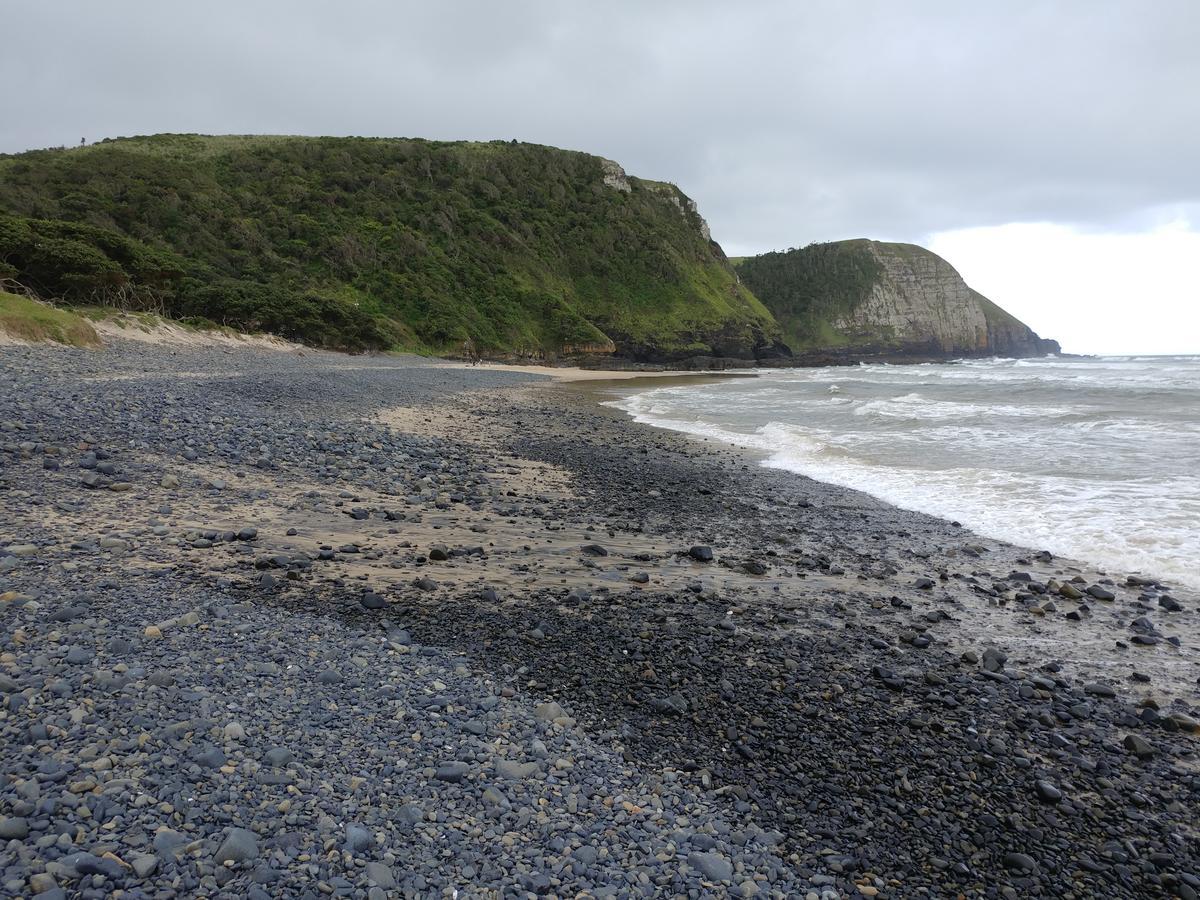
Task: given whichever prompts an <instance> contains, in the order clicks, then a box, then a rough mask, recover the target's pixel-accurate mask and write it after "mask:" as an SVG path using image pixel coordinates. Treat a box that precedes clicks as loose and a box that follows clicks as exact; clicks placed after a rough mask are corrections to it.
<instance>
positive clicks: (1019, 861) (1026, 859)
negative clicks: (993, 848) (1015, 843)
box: [1002, 853, 1037, 872]
mask: <svg viewBox="0 0 1200 900" xmlns="http://www.w3.org/2000/svg"><path fill="white" fill-rule="evenodd" d="M1002 861H1003V863H1004V868H1006V869H1009V870H1010V871H1013V872H1032V871H1034V870H1035V869H1037V862H1036V861H1034V859H1033V857H1032V856H1027V855H1026V854H1024V853H1005V854H1004V859H1003V860H1002Z"/></svg>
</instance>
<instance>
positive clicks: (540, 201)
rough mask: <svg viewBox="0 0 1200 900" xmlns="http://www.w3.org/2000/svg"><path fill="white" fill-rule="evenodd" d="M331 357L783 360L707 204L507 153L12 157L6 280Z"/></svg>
mask: <svg viewBox="0 0 1200 900" xmlns="http://www.w3.org/2000/svg"><path fill="white" fill-rule="evenodd" d="M5 279H8V280H10V281H11V282H13V283H15V284H16V285H19V286H20V287H21V288H22V289H24V290H27V291H29V292H32V293H35V294H37V295H38V296H40V297H42V298H43V299H46V300H53V301H55V302H62V303H67V304H76V305H83V304H99V305H108V306H117V307H120V308H122V309H132V310H150V311H155V312H162V313H166V314H168V315H171V316H174V317H176V318H191V319H196V320H199V321H200V322H201V323H203V322H206V321H207V322H212V323H216V324H219V325H228V326H232V327H234V328H238V329H242V330H251V331H254V330H258V331H269V332H272V333H275V334H279V335H281V336H283V337H287V338H290V339H293V340H297V341H301V342H304V343H308V344H312V345H316V346H324V347H331V348H338V349H350V350H362V349H368V350H373V349H403V350H414V351H418V352H425V353H434V354H442V355H472V356H474V355H480V356H484V357H488V358H493V359H537V360H545V361H553V360H555V359H561V358H564V357H570V358H575V359H581V360H586V361H591V362H593V363H596V362H601V361H606V360H609V359H610V358H614V357H615V358H618V359H620V360H623V361H625V362H627V363H659V364H667V365H681V366H686V365H689V364H693V365H694V364H696V361H697V360H701V361H702V360H707V359H711V358H714V357H716V358H726V359H737V360H740V361H748V362H749V363H750V364H753V363H754V362H756V361H758V360H760V359H766V358H778V357H786V354H787V349H786V347H784V346H783V345H782V344H781V343H780V340H779V337H780V333H779V328H778V326H777V324H776V323H775V320H774V319H773V318H772V316H771V314H770V313H769V312H767V310H766V309H765V308H764V307H763V305H762V304H761V303H760V302H759V301H758V299H757V298H755V296H754V295H753V294H752V293H751V292H750V291H749V290H747V289H746V288H745V287H743V286H742V285H741V284H740V283H739V281H738V279H737V277H736V275H735V274H734V271H733V269H732V267H731V265H730V263H729V261H728V260H727V259H726V257H725V254H724V253H723V252H722V250H721V248H720V246H719V245H718V244H716V243H715V242H714V241H713V240H712V236H711V234H710V233H709V230H708V226H707V224H706V223H705V222H704V219H703V218H701V216H700V214H699V212H698V211H697V209H696V204H695V203H694V202H693V201H692V200H691V198H689V197H687V196H686V195H684V194H683V192H682V191H680V190H679V188H678V187H676V186H675V185H673V184H667V183H663V182H655V181H648V180H645V179H641V178H635V177H633V176H630V175H627V174H626V173H625V171H624V170H623V169H622V168H621V167H620V166H619V165H618V164H617V163H615V162H613V161H611V160H606V159H602V158H601V157H598V156H592V155H589V154H586V153H578V152H574V151H568V150H558V149H555V148H552V147H544V146H540V145H535V144H523V143H517V142H515V141H512V142H509V141H490V142H439V141H425V140H419V139H400V138H397V139H385V138H310V137H272V136H221V137H213V136H204V135H155V136H152V137H139V138H118V139H115V140H107V141H102V142H100V143H98V144H94V145H91V146H88V147H80V148H76V149H71V150H64V149H59V150H43V151H33V152H29V153H22V154H18V155H15V156H0V282H2V281H3V280H5Z"/></svg>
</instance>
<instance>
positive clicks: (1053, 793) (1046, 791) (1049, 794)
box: [1034, 780, 1063, 803]
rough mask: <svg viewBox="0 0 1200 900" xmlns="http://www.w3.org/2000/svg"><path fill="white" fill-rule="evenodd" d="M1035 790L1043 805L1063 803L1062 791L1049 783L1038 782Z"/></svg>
mask: <svg viewBox="0 0 1200 900" xmlns="http://www.w3.org/2000/svg"><path fill="white" fill-rule="evenodd" d="M1034 790H1035V791H1036V792H1037V796H1038V799H1039V800H1041V801H1042V802H1043V803H1060V802H1061V801H1062V798H1063V795H1062V791H1060V790H1059V789H1058V788H1057V787H1055V786H1054V785H1053V784H1051V783H1050V782H1049V781H1045V780H1042V781H1038V782H1037V783H1036V784H1035V785H1034Z"/></svg>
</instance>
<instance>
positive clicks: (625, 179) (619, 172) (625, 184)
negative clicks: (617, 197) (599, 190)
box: [600, 159, 633, 194]
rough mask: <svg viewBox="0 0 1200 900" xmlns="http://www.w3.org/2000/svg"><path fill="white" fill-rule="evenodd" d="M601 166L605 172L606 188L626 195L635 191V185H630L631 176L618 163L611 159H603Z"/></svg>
mask: <svg viewBox="0 0 1200 900" xmlns="http://www.w3.org/2000/svg"><path fill="white" fill-rule="evenodd" d="M600 165H601V167H602V168H603V170H604V184H605V186H607V187H610V188H612V189H613V190H617V191H622V192H623V193H626V194H628V193H629V192H630V191H632V190H633V185H631V184H630V183H629V176H628V175H626V174H625V170H624V169H622V168H621V167H620V166H619V165H617V163H615V162H613V161H612V160H611V159H602V160H600Z"/></svg>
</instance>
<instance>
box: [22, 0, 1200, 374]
mask: <svg viewBox="0 0 1200 900" xmlns="http://www.w3.org/2000/svg"><path fill="white" fill-rule="evenodd" d="M0 13H2V16H0V21H2V23H3V31H4V51H3V53H0V84H3V85H5V90H4V96H3V100H2V101H0V152H17V151H20V150H25V149H29V148H34V147H45V146H57V145H60V144H77V143H78V142H79V139H80V138H81V137H86V138H87V139H88V140H89V141H92V140H97V139H99V138H102V137H112V136H117V135H130V134H148V133H154V132H163V131H174V132H205V133H254V132H258V133H262V132H269V133H286V134H362V135H389V136H390V135H399V136H418V137H430V138H445V139H453V138H470V139H491V138H506V139H507V138H513V137H515V138H518V139H520V140H525V141H535V142H538V143H545V144H552V145H555V146H559V147H569V148H573V149H579V150H587V151H589V152H593V153H597V154H600V155H603V156H608V157H611V158H613V159H616V160H617V161H619V162H620V163H621V164H622V165H624V166H625V168H626V170H627V171H629V172H630V173H631V174H635V175H641V176H644V177H648V178H656V179H662V180H668V181H673V182H675V183H676V184H678V185H679V186H680V187H681V188H683V190H684V191H685V192H687V193H688V194H690V195H691V196H693V197H694V198H695V199H696V200H697V202H698V203H699V204H700V210H701V212H702V213H703V214H704V215H705V217H706V218H707V219H708V220H709V222H710V224H711V225H712V230H713V234H714V237H716V238H717V240H719V241H720V242H721V243H722V245H723V246H724V248H725V250H726V252H728V253H730V254H731V255H735V254H745V253H753V252H761V251H764V250H770V249H781V248H786V247H791V246H802V245H804V244H807V243H809V242H810V241H816V240H833V239H839V238H847V237H874V238H879V239H888V240H903V241H912V242H915V243H921V244H925V245H927V246H932V247H933V248H934V249H935V250H937V251H938V252H941V253H942V254H943V255H945V256H946V257H947V258H948V259H949V260H950V262H951V263H953V264H955V265H956V266H957V267H958V268H959V269H960V271H962V272H963V274H964V275H965V276H966V278H967V280H968V281H969V282H971V283H972V285H973V286H974V287H976V288H978V289H980V290H982V291H983V292H984V293H989V295H990V296H992V297H993V299H995V300H997V302H999V303H1001V304H1002V305H1004V306H1006V307H1008V308H1009V309H1011V310H1012V311H1013V312H1015V313H1017V314H1018V315H1020V316H1022V317H1023V318H1024V319H1025V320H1026V321H1027V322H1028V323H1029V324H1030V325H1032V326H1033V327H1034V328H1036V329H1037V330H1039V331H1040V332H1042V333H1043V334H1045V335H1048V336H1053V337H1058V338H1060V339H1061V340H1062V341H1063V343H1064V345H1065V347H1066V348H1067V349H1069V350H1077V351H1081V352H1119V351H1128V352H1154V351H1157V352H1184V351H1190V352H1200V312H1198V311H1200V287H1198V282H1197V275H1196V271H1195V270H1196V269H1197V268H1200V266H1198V265H1197V264H1196V261H1197V259H1198V256H1197V252H1196V251H1197V250H1200V236H1198V233H1200V51H1198V50H1197V48H1198V47H1200V2H1196V0H1184V2H1173V0H1141V2H1122V3H1116V2H1104V0H1089V2H1059V3H1045V2H1020V0H1011V2H1006V3H988V4H983V3H964V2H957V0H955V2H908V3H897V2H895V0H887V2H854V0H831V2H813V0H806V2H795V0H779V2H769V0H768V2H759V3H753V2H746V3H729V2H724V3H709V2H703V0H679V2H670V0H656V2H648V0H631V2H615V0H609V2H605V3H581V2H580V3H577V2H565V0H546V2H514V0H507V2H497V0H492V2H457V3H456V2H452V0H443V2H439V3H404V2H395V0H391V2H389V0H380V2H359V0H339V2H337V3H332V2H309V0H254V2H250V0H242V2H223V0H206V2H204V3H186V4H185V3H174V2H164V0H155V2H128V0H106V2H103V3H98V2H94V0H56V2H48V0H0ZM1181 248H1183V249H1186V250H1189V251H1190V253H1189V255H1190V257H1191V258H1190V259H1187V260H1183V259H1180V258H1178V256H1177V255H1176V251H1178V250H1179V249H1181ZM1147 265H1153V266H1154V267H1155V269H1154V273H1153V277H1152V278H1148V277H1142V278H1139V277H1138V275H1139V272H1140V273H1141V275H1143V276H1145V275H1146V274H1147V270H1146V268H1145V267H1146V266H1147ZM1051 286H1052V287H1051ZM1097 291H1099V292H1100V293H1099V294H1098V293H1097ZM1130 292H1133V293H1135V294H1137V296H1129V294H1130ZM1132 301H1136V303H1137V308H1138V310H1139V311H1140V313H1139V321H1141V322H1144V323H1150V324H1152V326H1153V327H1148V328H1147V329H1146V333H1145V334H1141V333H1137V332H1136V330H1134V331H1131V330H1130V321H1129V317H1128V307H1125V309H1123V310H1121V309H1119V304H1120V303H1121V302H1132ZM1106 310H1109V312H1105V311H1106ZM1112 310H1116V312H1113V311H1112Z"/></svg>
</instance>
